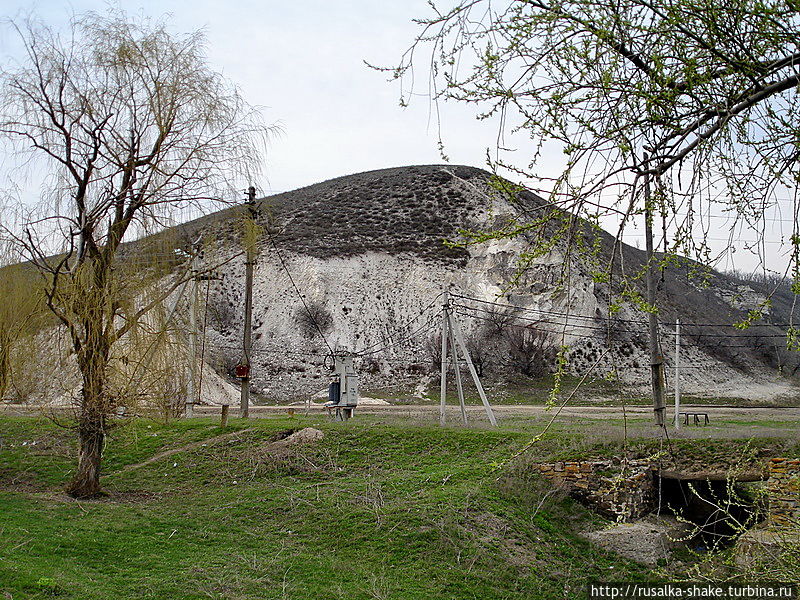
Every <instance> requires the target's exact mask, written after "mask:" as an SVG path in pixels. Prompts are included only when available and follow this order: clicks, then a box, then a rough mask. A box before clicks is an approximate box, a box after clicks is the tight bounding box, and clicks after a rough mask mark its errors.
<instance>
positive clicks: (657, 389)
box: [644, 154, 667, 427]
mask: <svg viewBox="0 0 800 600" xmlns="http://www.w3.org/2000/svg"><path fill="white" fill-rule="evenodd" d="M644 164H645V169H647V168H649V166H648V157H647V154H645V155H644ZM650 200H651V199H650V174H649V173H648V174H646V175H645V179H644V218H645V226H644V229H645V239H646V244H647V273H646V275H647V304H648V306H649V309H650V310H649V312H648V324H649V330H650V340H649V341H650V377H651V381H652V385H653V413H654V416H655V421H656V425H658V426H659V427H664V413H665V412H666V409H667V406H666V402H665V397H664V396H665V394H664V354H663V352H662V351H661V343H660V342H659V339H658V314H657V313H656V264H655V254H654V253H653V207H652V204H651V201H650Z"/></svg>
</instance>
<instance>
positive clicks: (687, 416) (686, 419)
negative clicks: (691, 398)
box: [680, 412, 709, 426]
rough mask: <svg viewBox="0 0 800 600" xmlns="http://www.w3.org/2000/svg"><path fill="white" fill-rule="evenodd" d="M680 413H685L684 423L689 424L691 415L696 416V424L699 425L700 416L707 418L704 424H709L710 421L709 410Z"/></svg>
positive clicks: (683, 413)
mask: <svg viewBox="0 0 800 600" xmlns="http://www.w3.org/2000/svg"><path fill="white" fill-rule="evenodd" d="M680 414H682V415H683V424H684V425H688V424H689V417H690V416H691V417H693V418H694V424H695V425H698V426H699V425H700V418H701V417H702V418H703V419H705V421H704V422H703V425H708V423H709V421H708V413H707V412H682V413H680Z"/></svg>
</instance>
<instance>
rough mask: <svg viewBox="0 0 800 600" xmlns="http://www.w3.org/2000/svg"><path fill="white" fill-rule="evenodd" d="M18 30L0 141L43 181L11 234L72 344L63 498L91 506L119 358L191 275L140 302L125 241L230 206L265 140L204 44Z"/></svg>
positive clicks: (143, 29)
mask: <svg viewBox="0 0 800 600" xmlns="http://www.w3.org/2000/svg"><path fill="white" fill-rule="evenodd" d="M13 27H14V29H15V31H16V33H17V34H18V36H19V38H20V41H21V43H22V44H23V46H24V49H25V53H26V54H25V60H24V61H23V62H22V63H21V64H19V65H17V66H13V67H10V68H8V69H6V70H5V71H4V72H3V74H2V76H1V77H2V79H1V80H0V86H2V87H1V88H0V90H1V91H0V94H1V95H0V135H2V136H3V138H4V139H5V140H6V141H7V142H8V143H10V144H12V145H13V147H14V149H15V150H16V151H17V152H18V153H20V154H21V155H22V159H24V160H28V161H31V160H33V161H38V162H39V166H40V167H41V168H42V169H43V170H44V171H45V172H46V173H48V175H49V177H48V178H47V179H46V181H45V183H44V188H45V189H44V190H43V192H42V200H41V202H40V203H39V204H38V205H37V207H36V211H35V213H34V214H33V215H31V217H30V218H27V219H24V220H21V221H18V222H17V223H16V224H15V226H14V227H12V226H8V225H7V226H6V227H7V230H8V233H9V235H13V236H14V237H15V239H16V240H17V242H18V243H19V245H20V246H21V248H22V250H23V252H24V253H25V255H26V258H27V259H28V260H29V261H31V263H32V264H33V265H35V267H36V268H37V269H38V270H39V271H40V273H42V274H43V276H44V277H43V279H44V280H45V282H46V286H45V290H44V296H45V302H46V304H47V306H48V308H49V309H50V311H52V313H53V314H54V315H55V316H56V318H57V319H58V320H59V322H60V323H61V324H62V325H63V327H65V328H66V330H67V331H68V332H69V337H70V339H71V344H72V349H73V352H74V356H75V359H76V362H77V366H78V369H79V371H80V374H81V390H80V395H79V397H78V398H77V399H76V409H77V410H76V417H77V432H78V436H79V439H80V454H79V460H78V468H77V470H76V472H75V475H74V478H73V480H72V481H71V482H70V483H69V484H68V486H67V491H68V493H70V494H71V495H73V496H80V497H85V496H91V495H94V494H97V493H99V492H100V463H101V455H102V449H103V444H104V441H105V436H106V432H107V428H108V426H109V421H108V417H109V415H110V414H111V413H112V412H113V411H114V410H115V408H116V407H117V406H118V405H120V404H121V403H124V399H123V398H120V397H119V395H118V388H117V387H116V386H110V385H109V382H110V373H111V364H110V361H111V360H112V356H113V355H114V352H113V351H114V348H115V347H117V345H118V344H119V343H120V341H121V340H124V339H125V338H126V336H128V335H129V334H130V333H131V332H132V331H133V330H134V329H135V328H137V327H138V326H139V324H140V322H141V320H142V318H143V317H144V316H145V315H146V314H147V313H148V312H149V311H150V310H152V309H153V308H154V307H156V306H159V305H160V304H161V303H162V302H163V300H164V298H166V297H167V296H169V295H170V294H171V293H173V292H174V291H175V290H176V289H178V288H179V287H180V286H181V285H182V282H183V281H184V280H185V278H186V277H189V276H190V274H189V273H188V270H189V269H188V261H185V265H186V269H185V271H186V272H185V273H184V274H183V275H181V273H180V270H178V271H176V272H175V274H173V275H172V276H170V277H169V278H168V280H167V283H166V284H163V285H162V286H161V287H160V288H159V289H160V293H158V294H155V296H154V297H150V298H149V299H148V300H147V301H144V302H141V301H138V300H135V298H137V296H136V295H135V294H131V293H130V292H131V288H132V287H133V288H136V287H137V285H138V284H139V283H140V282H141V281H142V279H141V277H139V276H138V275H137V270H136V269H133V270H128V273H127V274H125V273H123V269H122V263H121V260H120V257H121V255H122V253H123V251H124V245H123V241H124V240H126V239H127V238H129V237H131V236H133V235H137V234H141V233H142V232H144V231H148V230H152V229H156V228H158V227H159V226H160V225H161V224H162V223H163V222H164V221H165V220H166V219H167V218H168V217H169V216H170V215H171V214H174V211H176V210H180V209H182V208H184V207H187V206H191V205H195V206H197V205H204V204H205V203H206V202H208V201H218V200H219V199H221V198H225V197H232V196H233V195H234V194H235V193H236V192H235V189H237V188H241V187H244V182H245V181H247V180H248V179H250V178H251V177H252V175H253V174H254V173H255V172H256V171H257V170H258V168H259V166H260V163H261V160H262V150H263V148H264V141H265V140H266V137H267V135H268V134H269V131H270V130H269V128H268V127H266V126H264V125H263V124H262V122H261V120H260V118H259V115H258V112H257V111H256V110H254V109H253V108H252V107H250V106H249V105H248V104H247V103H246V102H245V101H244V100H243V99H242V97H241V96H240V94H239V93H238V91H237V90H236V88H235V87H234V86H233V85H231V84H230V83H229V82H228V81H227V80H226V79H224V78H223V77H222V76H221V75H220V74H218V73H216V72H214V71H213V70H211V69H210V68H209V66H208V64H207V61H206V57H205V51H204V39H203V36H202V35H201V34H200V33H192V34H188V35H180V36H176V35H172V34H171V33H170V32H169V31H168V29H167V27H166V25H165V24H163V23H157V22H150V21H146V20H145V21H142V20H140V19H137V21H136V22H133V21H131V20H129V19H128V18H127V17H126V16H125V15H124V14H121V13H118V12H113V11H112V12H110V13H109V14H107V15H101V14H95V13H89V14H86V15H84V16H80V17H77V18H76V19H74V21H73V22H72V26H71V30H70V31H69V32H67V34H66V35H60V34H59V33H58V32H56V31H54V30H53V29H51V28H49V27H47V26H45V25H43V24H41V23H38V22H34V21H29V22H25V23H22V24H15V25H13ZM237 195H238V194H237ZM131 273H133V275H131ZM145 277H146V276H145ZM142 297H143V296H141V295H140V296H138V298H139V299H141V298H142Z"/></svg>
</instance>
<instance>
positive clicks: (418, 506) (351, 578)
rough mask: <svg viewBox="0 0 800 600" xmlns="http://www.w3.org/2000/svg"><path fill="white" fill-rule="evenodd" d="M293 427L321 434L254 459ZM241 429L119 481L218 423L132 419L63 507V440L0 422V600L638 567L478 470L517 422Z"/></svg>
mask: <svg viewBox="0 0 800 600" xmlns="http://www.w3.org/2000/svg"><path fill="white" fill-rule="evenodd" d="M307 425H313V426H315V427H318V428H320V429H322V430H323V431H324V432H325V434H326V437H325V439H324V440H322V441H321V442H319V443H316V444H310V445H306V446H302V447H299V448H298V449H297V450H295V451H292V452H290V453H288V454H286V455H284V456H278V457H276V456H275V455H274V454H272V453H270V452H267V451H266V449H265V448H266V446H267V445H268V444H269V440H270V438H271V436H273V435H274V434H275V433H276V432H278V431H280V430H283V429H285V428H287V427H291V428H297V427H300V426H307ZM244 427H248V428H250V430H248V431H246V432H243V433H241V434H240V435H238V436H233V437H228V438H226V439H225V440H223V441H220V442H218V443H213V442H209V443H208V444H207V445H206V446H197V447H196V448H194V449H192V450H189V451H186V452H180V453H177V454H173V455H171V456H169V457H168V458H165V459H163V460H160V461H157V462H154V463H152V464H149V465H147V466H145V467H142V468H138V469H134V470H130V471H127V472H123V473H119V471H120V469H122V468H123V467H124V466H125V465H130V464H133V463H137V462H140V461H142V460H144V459H146V458H147V457H149V456H152V455H153V454H155V453H156V452H159V451H163V450H167V449H170V448H176V447H180V446H183V445H185V444H187V443H191V442H195V441H199V440H202V439H206V438H212V437H213V436H215V435H218V434H219V433H220V430H219V429H218V428H217V427H216V426H215V424H214V423H213V422H212V421H210V420H206V419H196V420H191V421H188V422H187V421H178V422H174V423H172V424H170V425H163V424H158V423H156V422H150V421H143V420H136V421H133V422H131V423H129V424H128V425H126V426H124V427H120V428H119V429H117V430H115V431H114V432H113V433H112V437H111V439H110V441H109V444H108V447H107V450H106V453H105V456H104V467H105V472H106V473H109V475H107V476H106V477H105V478H104V486H105V488H106V490H108V492H109V496H108V497H107V498H104V499H100V500H93V501H81V502H77V501H74V500H70V499H68V498H67V497H66V496H64V495H63V494H62V493H61V492H60V487H61V485H63V483H64V481H65V480H66V479H67V478H68V476H69V474H70V472H71V469H72V468H73V462H74V459H73V456H74V449H75V444H74V442H73V440H72V434H71V432H70V431H69V430H66V429H61V428H58V427H56V426H54V425H52V424H51V423H50V422H48V421H46V420H42V419H27V418H6V417H0V436H2V438H3V447H2V449H1V450H0V458H1V459H2V465H3V471H2V473H0V510H2V515H3V522H2V525H0V538H1V539H0V597H3V594H5V597H9V595H10V597H12V598H15V599H16V598H50V597H59V598H81V599H84V598H85V599H93V598H98V599H100V598H103V599H108V598H114V599H122V598H164V599H167V598H169V599H173V598H326V599H327V598H353V599H359V598H423V597H424V598H561V597H574V596H576V595H579V594H582V593H583V591H582V590H583V586H584V585H585V583H586V581H588V580H590V579H598V578H603V577H608V576H610V575H609V574H613V576H614V577H615V578H628V579H630V578H633V579H642V578H644V577H645V576H646V573H645V571H644V570H643V568H641V567H639V566H638V565H635V564H633V563H630V562H628V561H625V560H623V559H620V558H619V557H617V556H615V555H612V554H609V553H606V552H604V551H601V550H599V549H597V548H595V547H593V546H591V545H589V544H588V543H587V542H585V541H583V540H582V539H581V538H579V537H578V536H577V534H576V531H577V530H579V529H581V528H583V527H586V526H588V524H589V523H590V522H592V521H593V520H596V517H593V516H592V515H591V514H590V513H588V512H587V511H586V510H585V509H583V508H582V507H581V506H579V505H577V504H574V503H573V502H572V501H571V500H569V499H566V498H559V499H555V500H552V501H549V502H545V503H544V505H543V506H542V507H541V508H539V510H538V511H536V510H535V508H536V507H537V506H538V504H539V501H540V500H541V497H542V495H543V492H542V490H541V489H537V488H531V487H530V485H529V484H525V485H515V484H514V483H513V482H511V483H509V480H508V478H507V477H505V478H504V479H502V480H501V481H498V477H497V473H495V472H494V471H493V470H492V466H491V465H492V464H493V463H496V462H498V461H501V460H503V459H504V458H506V457H507V456H509V455H510V454H511V453H512V452H513V451H514V450H515V449H517V448H518V447H519V446H520V445H521V444H522V443H523V442H524V440H525V439H527V437H526V435H525V434H524V433H523V432H520V431H518V430H513V429H505V430H499V431H494V430H492V431H490V430H485V429H461V428H444V429H440V428H438V427H432V426H429V425H425V424H417V425H414V424H411V425H409V424H407V423H393V422H385V421H382V420H378V419H370V418H359V419H358V420H356V421H352V422H349V423H347V424H335V423H330V422H327V421H324V420H321V419H319V420H318V419H313V418H310V419H290V418H276V419H259V420H254V421H251V422H248V423H244V422H242V421H235V422H234V423H233V428H238V429H240V430H241V429H243V428H244ZM34 440H35V441H37V444H36V445H31V442H32V441H34ZM23 442H25V444H24V445H23ZM115 473H116V474H115Z"/></svg>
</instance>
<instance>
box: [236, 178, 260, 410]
mask: <svg viewBox="0 0 800 600" xmlns="http://www.w3.org/2000/svg"><path fill="white" fill-rule="evenodd" d="M246 203H247V206H248V209H249V212H250V218H251V219H254V218H255V203H256V188H254V187H253V186H250V187H249V188H247V201H246ZM246 251H247V258H246V262H245V263H244V265H245V271H244V332H243V333H244V335H243V340H242V346H243V350H244V364H245V366H246V367H247V374H246V376H245V377H242V401H241V407H240V409H239V416H240V417H242V418H243V419H246V418H248V417H249V416H250V346H251V337H252V333H253V331H252V330H253V264H254V263H255V260H256V249H255V240H247V248H246Z"/></svg>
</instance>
